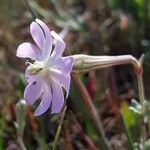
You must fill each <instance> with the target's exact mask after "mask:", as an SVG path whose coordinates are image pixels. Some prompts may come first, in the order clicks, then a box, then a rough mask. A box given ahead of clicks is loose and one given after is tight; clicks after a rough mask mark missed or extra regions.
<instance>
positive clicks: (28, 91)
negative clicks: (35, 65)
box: [24, 80, 43, 105]
mask: <svg viewBox="0 0 150 150" xmlns="http://www.w3.org/2000/svg"><path fill="white" fill-rule="evenodd" d="M42 91H43V85H42V81H41V80H37V81H34V82H31V83H29V84H28V85H27V87H26V88H25V91H24V99H25V101H26V102H27V103H28V104H30V105H32V104H33V103H34V102H35V101H36V100H37V99H38V98H39V97H40V96H41V94H42Z"/></svg>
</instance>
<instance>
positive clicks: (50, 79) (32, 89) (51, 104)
mask: <svg viewBox="0 0 150 150" xmlns="http://www.w3.org/2000/svg"><path fill="white" fill-rule="evenodd" d="M30 32H31V36H32V38H33V40H34V41H35V43H36V45H33V44H31V43H28V42H25V43H22V44H21V45H19V47H18V49H17V54H16V56H17V57H20V58H30V59H31V60H32V63H31V62H27V64H29V66H28V67H27V69H26V71H25V77H26V80H27V82H28V85H27V87H26V88H25V91H24V99H25V101H26V102H27V103H28V104H30V105H32V104H33V103H34V102H35V101H37V100H38V99H39V98H41V102H40V104H39V106H38V107H37V109H36V110H35V112H34V115H35V116H38V115H41V114H43V113H44V112H46V111H47V110H48V108H50V109H51V113H59V112H60V111H61V109H62V107H63V105H64V92H63V89H64V90H65V91H66V98H67V97H68V94H69V89H70V80H71V76H70V73H71V71H72V67H73V63H74V58H73V57H71V56H68V57H62V53H63V51H64V49H65V46H66V44H65V42H64V41H63V40H62V38H61V37H60V36H59V35H58V34H57V33H56V32H54V31H50V30H49V28H48V27H47V25H46V24H45V23H44V22H42V21H41V20H39V19H35V21H33V22H32V23H31V25H30Z"/></svg>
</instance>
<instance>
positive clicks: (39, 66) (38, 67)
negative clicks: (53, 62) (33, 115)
mask: <svg viewBox="0 0 150 150" xmlns="http://www.w3.org/2000/svg"><path fill="white" fill-rule="evenodd" d="M27 63H28V64H30V65H29V67H28V71H29V74H30V75H38V74H41V75H42V76H47V75H48V71H49V65H48V64H47V63H46V62H40V61H35V62H34V63H30V62H27Z"/></svg>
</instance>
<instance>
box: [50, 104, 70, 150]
mask: <svg viewBox="0 0 150 150" xmlns="http://www.w3.org/2000/svg"><path fill="white" fill-rule="evenodd" d="M66 110H67V106H66V105H65V108H64V110H63V112H62V115H61V118H60V122H59V125H58V128H57V132H56V135H55V139H54V144H53V148H52V150H56V146H57V143H58V139H59V135H60V132H61V129H62V124H63V121H64V117H65V113H66Z"/></svg>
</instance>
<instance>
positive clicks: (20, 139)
mask: <svg viewBox="0 0 150 150" xmlns="http://www.w3.org/2000/svg"><path fill="white" fill-rule="evenodd" d="M18 143H19V145H20V147H21V149H22V150H27V149H26V147H25V145H24V142H23V139H22V136H19V135H18Z"/></svg>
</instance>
